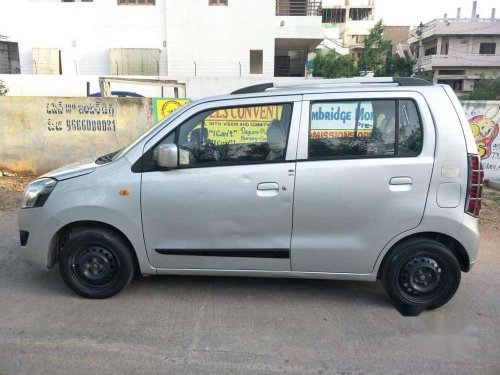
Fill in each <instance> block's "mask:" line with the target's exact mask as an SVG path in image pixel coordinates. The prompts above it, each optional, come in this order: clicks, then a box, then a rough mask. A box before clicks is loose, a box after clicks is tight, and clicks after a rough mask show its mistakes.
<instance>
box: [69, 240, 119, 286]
mask: <svg viewBox="0 0 500 375" xmlns="http://www.w3.org/2000/svg"><path fill="white" fill-rule="evenodd" d="M119 267H120V264H119V262H118V258H117V257H116V255H115V253H114V252H113V251H112V250H111V249H109V248H108V247H105V246H103V245H101V244H95V245H88V246H86V247H84V248H83V249H81V250H79V251H77V252H76V254H75V255H74V256H72V257H71V259H70V268H71V274H72V275H73V277H74V279H75V280H76V281H77V282H78V283H80V284H81V285H83V286H85V287H88V288H94V289H99V288H102V287H106V286H107V285H109V284H111V283H112V282H113V281H114V280H115V279H116V278H117V276H118V271H119Z"/></svg>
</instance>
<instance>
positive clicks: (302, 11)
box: [276, 0, 321, 16]
mask: <svg viewBox="0 0 500 375" xmlns="http://www.w3.org/2000/svg"><path fill="white" fill-rule="evenodd" d="M276 15H277V16H321V1H317V0H302V1H301V0H276Z"/></svg>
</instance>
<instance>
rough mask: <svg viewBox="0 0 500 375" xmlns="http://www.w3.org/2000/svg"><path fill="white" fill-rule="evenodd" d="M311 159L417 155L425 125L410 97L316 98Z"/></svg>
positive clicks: (312, 115) (311, 137) (311, 127)
mask: <svg viewBox="0 0 500 375" xmlns="http://www.w3.org/2000/svg"><path fill="white" fill-rule="evenodd" d="M310 121H311V123H310V130H309V159H324V158H327V159H328V158H363V157H365V158H370V157H395V156H416V155H418V154H419V153H420V150H421V148H422V129H421V123H420V117H419V115H418V112H417V108H416V106H415V103H414V102H413V101H411V100H393V99H390V100H378V99H377V100H355V101H335V102H314V103H313V104H312V105H311V120H310Z"/></svg>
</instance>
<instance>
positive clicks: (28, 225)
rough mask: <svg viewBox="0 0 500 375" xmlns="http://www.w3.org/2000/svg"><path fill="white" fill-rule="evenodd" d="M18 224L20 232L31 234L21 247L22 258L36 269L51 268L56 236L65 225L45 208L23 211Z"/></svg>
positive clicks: (19, 215)
mask: <svg viewBox="0 0 500 375" xmlns="http://www.w3.org/2000/svg"><path fill="white" fill-rule="evenodd" d="M17 222H18V225H19V230H20V231H25V232H28V233H29V236H28V238H27V241H26V243H25V245H24V246H22V245H21V255H22V257H23V258H24V259H25V260H26V261H27V262H28V263H29V264H31V265H32V266H34V267H36V268H40V269H47V268H50V266H51V265H52V264H51V261H50V255H51V252H50V250H51V249H52V248H53V247H54V246H55V244H54V241H56V236H55V235H56V233H57V232H58V230H59V229H60V228H62V227H63V226H64V223H63V222H62V221H61V220H59V219H57V218H56V217H55V216H54V215H52V213H50V212H49V211H47V210H46V209H45V208H44V207H35V208H25V209H21V210H20V211H19V214H18V216H17Z"/></svg>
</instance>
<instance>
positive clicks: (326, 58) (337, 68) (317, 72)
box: [313, 51, 359, 78]
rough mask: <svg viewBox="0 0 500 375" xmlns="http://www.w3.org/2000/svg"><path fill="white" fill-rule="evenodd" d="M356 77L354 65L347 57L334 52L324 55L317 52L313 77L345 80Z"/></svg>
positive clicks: (356, 70) (350, 58)
mask: <svg viewBox="0 0 500 375" xmlns="http://www.w3.org/2000/svg"><path fill="white" fill-rule="evenodd" d="M358 75H359V70H358V68H357V67H356V63H355V62H354V59H353V58H352V57H351V56H349V55H345V56H344V55H340V54H338V53H337V52H335V51H329V52H328V53H326V54H323V53H321V52H318V53H317V54H316V57H315V58H314V70H313V76H314V77H323V78H346V77H356V76H358Z"/></svg>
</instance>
